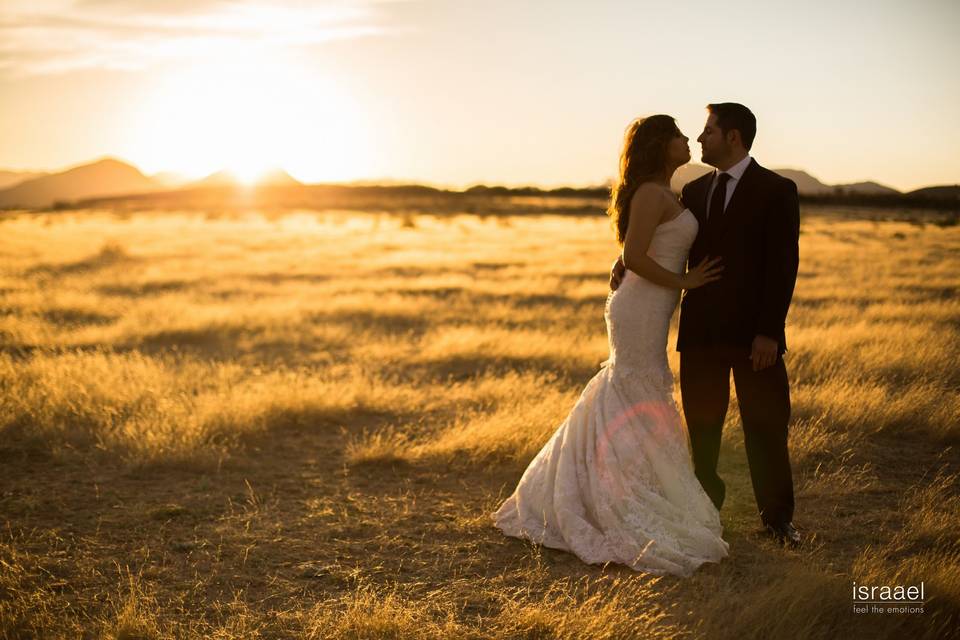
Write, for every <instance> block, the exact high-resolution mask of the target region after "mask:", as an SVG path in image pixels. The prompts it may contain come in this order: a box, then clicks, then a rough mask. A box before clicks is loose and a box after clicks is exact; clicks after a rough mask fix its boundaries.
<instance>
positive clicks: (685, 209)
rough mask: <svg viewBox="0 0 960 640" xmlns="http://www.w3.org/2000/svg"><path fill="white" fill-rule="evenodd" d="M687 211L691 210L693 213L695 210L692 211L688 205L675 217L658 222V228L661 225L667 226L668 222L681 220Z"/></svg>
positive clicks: (691, 213)
mask: <svg viewBox="0 0 960 640" xmlns="http://www.w3.org/2000/svg"><path fill="white" fill-rule="evenodd" d="M687 212H689V213H690V215H693V211H690V207H686V208H684V209H683V211H681V212H680V213H678V214H677V215H675V216H674V217H672V218H670V219H669V220H667V221H666V222H661V223H660V224H658V225H657V228H658V229H659V228H660V227H665V226H667V225H668V224H671V223H673V222H676V221H677V220H679V219H680V218H682V217H683V214H684V213H687Z"/></svg>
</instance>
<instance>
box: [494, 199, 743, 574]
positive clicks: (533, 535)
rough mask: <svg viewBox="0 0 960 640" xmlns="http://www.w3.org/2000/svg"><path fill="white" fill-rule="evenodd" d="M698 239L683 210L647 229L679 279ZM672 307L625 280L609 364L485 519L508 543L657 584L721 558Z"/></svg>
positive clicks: (666, 295)
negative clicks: (679, 391)
mask: <svg viewBox="0 0 960 640" xmlns="http://www.w3.org/2000/svg"><path fill="white" fill-rule="evenodd" d="M696 235H697V219H696V218H695V217H694V215H693V214H692V213H691V212H690V210H689V209H684V210H683V211H681V212H680V214H679V216H677V217H675V218H673V219H671V220H669V221H667V222H665V223H663V224H661V225H659V226H658V227H657V228H656V231H655V232H654V236H653V239H652V240H651V242H650V248H649V250H648V252H647V253H648V255H650V257H651V258H653V259H654V260H655V261H656V262H657V263H658V264H660V265H661V266H663V267H664V268H666V269H669V270H670V271H673V272H675V273H680V272H682V271H683V269H684V265H685V263H686V259H687V253H688V251H689V249H690V245H691V244H692V243H693V239H694V237H695V236H696ZM679 299H680V292H679V291H678V290H676V289H668V288H665V287H661V286H658V285H655V284H653V283H651V282H650V281H648V280H646V279H644V278H642V277H640V276H638V275H637V274H635V273H634V272H632V271H627V272H626V275H625V276H624V279H623V281H622V283H621V284H620V286H619V287H618V288H617V290H616V291H615V292H613V293H611V294H610V295H609V296H608V298H607V304H606V308H605V311H604V317H605V319H606V322H607V335H608V337H609V342H610V358H609V359H608V360H607V361H606V362H604V363H603V365H602V368H601V369H600V371H599V372H598V373H597V374H596V375H595V376H594V377H593V379H591V380H590V382H589V383H587V386H586V388H585V389H584V390H583V392H582V393H581V395H580V398H579V399H578V400H577V403H576V405H574V407H573V409H572V410H571V411H570V414H569V415H568V416H567V418H566V419H565V420H564V421H563V423H562V424H561V425H560V426H559V428H558V429H557V430H556V432H554V434H553V436H552V437H551V438H550V440H549V441H548V442H547V443H546V444H545V445H544V446H543V448H542V449H541V450H540V452H539V453H538V454H537V455H536V457H534V459H533V461H532V462H530V464H529V466H528V467H527V469H526V471H525V472H524V474H523V477H522V478H521V479H520V482H519V484H518V485H517V488H516V490H515V491H514V492H513V494H512V495H511V496H510V497H509V498H508V499H507V500H506V501H505V502H504V503H503V504H502V505H501V506H500V508H499V509H498V510H497V512H496V513H494V514H492V517H493V520H494V523H495V524H496V526H497V527H498V528H500V529H501V530H502V531H503V532H504V533H505V534H507V535H509V536H515V537H519V538H527V539H529V540H532V541H534V542H537V543H539V544H543V545H545V546H547V547H553V548H555V549H563V550H566V551H570V552H573V553H574V554H576V555H577V556H578V557H579V558H580V559H582V560H583V561H584V562H587V563H590V564H595V563H605V562H617V563H620V564H624V565H627V566H628V567H630V568H631V569H634V570H636V571H645V572H649V573H653V574H661V575H662V574H665V573H670V574H674V575H679V576H689V575H690V574H692V573H693V572H694V571H695V570H696V569H697V567H699V566H700V565H701V564H703V563H704V562H719V561H720V559H721V558H724V557H726V556H727V551H728V549H729V546H728V544H727V543H726V542H725V541H724V540H723V538H722V537H721V534H722V532H723V530H722V527H721V525H720V515H719V513H718V512H717V509H716V507H715V506H714V505H713V503H712V502H711V501H710V498H709V497H707V495H706V493H704V491H703V488H702V487H701V486H700V483H699V481H698V480H697V478H696V476H695V475H694V472H693V463H692V461H691V458H690V446H689V436H688V434H687V431H686V427H685V426H684V424H683V421H682V419H681V418H680V415H679V412H678V409H677V406H676V403H675V402H674V400H673V376H672V375H671V373H670V368H669V366H668V364H667V350H666V348H667V332H668V329H669V324H670V317H671V316H672V315H673V311H674V309H675V308H676V306H677V303H678V302H679Z"/></svg>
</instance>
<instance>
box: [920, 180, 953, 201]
mask: <svg viewBox="0 0 960 640" xmlns="http://www.w3.org/2000/svg"><path fill="white" fill-rule="evenodd" d="M907 195H909V196H918V197H921V198H931V199H937V200H960V184H954V185H944V186H942V187H925V188H923V189H917V190H916V191H911V192H910V193H908V194H907Z"/></svg>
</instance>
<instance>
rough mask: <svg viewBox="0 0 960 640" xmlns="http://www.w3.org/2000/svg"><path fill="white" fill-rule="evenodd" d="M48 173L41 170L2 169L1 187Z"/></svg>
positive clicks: (0, 175) (0, 172) (10, 185)
mask: <svg viewBox="0 0 960 640" xmlns="http://www.w3.org/2000/svg"><path fill="white" fill-rule="evenodd" d="M45 175H48V174H46V173H43V172H40V171H0V189H7V188H9V187H12V186H13V185H15V184H20V183H21V182H26V181H27V180H33V179H34V178H40V177H42V176H45Z"/></svg>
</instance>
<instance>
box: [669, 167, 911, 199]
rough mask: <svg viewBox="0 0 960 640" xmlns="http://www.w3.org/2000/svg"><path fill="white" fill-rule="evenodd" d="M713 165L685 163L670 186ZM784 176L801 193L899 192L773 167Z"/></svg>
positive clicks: (680, 184) (677, 187)
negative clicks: (827, 180)
mask: <svg viewBox="0 0 960 640" xmlns="http://www.w3.org/2000/svg"><path fill="white" fill-rule="evenodd" d="M713 170H714V169H713V167H708V166H706V165H702V164H697V163H690V164H686V165H684V166H682V167H680V168H679V169H677V172H676V173H674V174H673V180H672V181H671V183H670V186H671V187H673V189H674V191H680V189H682V188H683V186H684V185H685V184H687V183H688V182H690V181H692V180H696V179H697V178H699V177H700V176H702V175H704V174H706V173H710V172H711V171H713ZM773 171H774V172H775V173H779V174H780V175H781V176H783V177H784V178H789V179H791V180H793V181H794V182H795V183H796V184H797V190H798V191H799V192H800V193H801V194H802V195H829V194H847V195H892V194H898V193H900V192H899V191H897V190H896V189H893V188H891V187H887V186H884V185H882V184H877V183H876V182H858V183H856V184H842V185H829V184H824V183H823V182H820V181H819V180H818V179H817V178H814V177H813V176H812V175H810V174H809V173H807V172H806V171H802V170H800V169H773Z"/></svg>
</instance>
